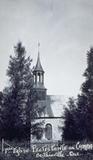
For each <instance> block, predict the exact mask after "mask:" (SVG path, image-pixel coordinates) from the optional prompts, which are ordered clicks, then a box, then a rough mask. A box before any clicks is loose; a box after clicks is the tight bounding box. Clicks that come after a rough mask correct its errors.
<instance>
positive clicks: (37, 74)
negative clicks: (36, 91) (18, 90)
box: [33, 43, 45, 88]
mask: <svg viewBox="0 0 93 160" xmlns="http://www.w3.org/2000/svg"><path fill="white" fill-rule="evenodd" d="M39 46H40V43H38V57H37V63H36V66H35V68H34V70H33V75H34V88H45V87H44V70H43V68H42V65H41V62H40V52H39Z"/></svg>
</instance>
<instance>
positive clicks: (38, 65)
mask: <svg viewBox="0 0 93 160" xmlns="http://www.w3.org/2000/svg"><path fill="white" fill-rule="evenodd" d="M39 47H40V43H39V42H38V57H37V63H36V66H35V69H34V71H41V72H44V70H43V68H42V65H41V62H40V52H39Z"/></svg>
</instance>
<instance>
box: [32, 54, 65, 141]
mask: <svg viewBox="0 0 93 160" xmlns="http://www.w3.org/2000/svg"><path fill="white" fill-rule="evenodd" d="M44 74H45V72H44V70H43V67H42V65H41V61H40V54H39V52H38V57H37V63H36V65H35V67H34V70H33V76H34V86H33V89H34V90H35V91H36V92H37V95H38V98H37V103H38V106H39V107H40V108H44V111H43V113H41V114H40V115H38V118H36V119H35V122H42V121H43V134H42V137H41V139H40V140H37V138H36V137H35V136H32V135H31V142H33V143H34V142H35V143H36V142H43V143H44V142H55V141H59V140H61V139H62V130H60V127H62V125H63V119H62V112H63V105H64V103H65V102H66V99H65V98H64V96H59V95H47V89H46V88H45V86H44Z"/></svg>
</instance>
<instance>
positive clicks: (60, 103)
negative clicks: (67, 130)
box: [47, 95, 68, 117]
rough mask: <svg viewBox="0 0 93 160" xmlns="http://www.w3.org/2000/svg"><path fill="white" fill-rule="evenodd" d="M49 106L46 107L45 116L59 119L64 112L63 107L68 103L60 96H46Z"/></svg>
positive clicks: (66, 99)
mask: <svg viewBox="0 0 93 160" xmlns="http://www.w3.org/2000/svg"><path fill="white" fill-rule="evenodd" d="M47 100H48V102H49V104H50V105H47V114H48V115H49V117H51V116H54V117H61V116H62V115H63V112H64V105H66V103H67V101H68V97H65V96H62V95H48V98H47Z"/></svg>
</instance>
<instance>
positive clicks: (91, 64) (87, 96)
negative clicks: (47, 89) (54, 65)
mask: <svg viewBox="0 0 93 160" xmlns="http://www.w3.org/2000/svg"><path fill="white" fill-rule="evenodd" d="M83 76H84V77H85V81H84V82H83V84H82V85H81V94H79V95H78V97H77V101H76V105H75V106H76V107H73V104H74V101H72V103H71V99H70V101H69V102H70V105H69V104H68V108H66V109H65V112H64V115H65V123H64V127H63V137H64V138H65V139H66V140H73V138H74V140H88V141H93V48H90V50H89V51H88V52H87V68H86V70H85V72H84V74H83ZM71 108H72V109H71Z"/></svg>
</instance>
